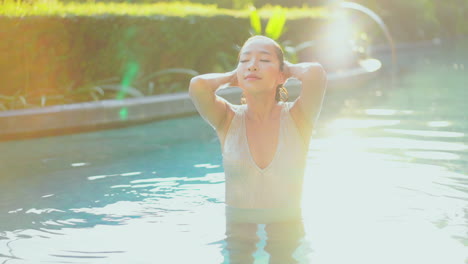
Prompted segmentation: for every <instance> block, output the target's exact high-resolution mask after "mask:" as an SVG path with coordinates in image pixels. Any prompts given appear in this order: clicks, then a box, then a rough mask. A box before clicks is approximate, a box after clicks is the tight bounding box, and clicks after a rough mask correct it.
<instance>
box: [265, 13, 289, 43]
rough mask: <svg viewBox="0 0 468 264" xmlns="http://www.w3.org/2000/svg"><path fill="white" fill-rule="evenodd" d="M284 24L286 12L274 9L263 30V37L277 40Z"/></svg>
mask: <svg viewBox="0 0 468 264" xmlns="http://www.w3.org/2000/svg"><path fill="white" fill-rule="evenodd" d="M285 23H286V12H285V11H284V10H283V9H282V8H280V7H277V8H275V11H274V12H273V15H272V16H271V18H270V20H268V24H267V26H266V28H265V35H267V36H268V37H270V38H272V39H274V40H278V39H279V38H280V37H281V35H282V34H283V31H284V24H285Z"/></svg>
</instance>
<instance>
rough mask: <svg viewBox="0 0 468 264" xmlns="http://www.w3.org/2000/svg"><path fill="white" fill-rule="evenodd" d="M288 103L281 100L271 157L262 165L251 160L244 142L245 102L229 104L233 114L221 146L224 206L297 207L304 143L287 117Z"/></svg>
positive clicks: (298, 203) (305, 151)
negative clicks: (268, 162)
mask: <svg viewBox="0 0 468 264" xmlns="http://www.w3.org/2000/svg"><path fill="white" fill-rule="evenodd" d="M291 105H292V103H281V106H282V110H281V116H280V130H279V139H278V146H277V149H276V153H275V154H274V158H273V160H272V161H271V163H270V164H269V165H268V166H267V167H265V168H264V169H261V168H260V167H258V166H257V164H256V163H255V161H254V159H253V157H252V155H251V153H250V149H249V145H248V142H247V133H246V125H245V112H246V109H247V105H241V106H233V110H234V111H235V116H234V117H233V119H232V122H231V124H230V127H229V130H228V132H227V134H226V138H225V142H224V147H223V165H224V171H225V175H226V204H227V205H228V207H231V208H242V209H254V208H255V209H288V210H289V209H298V208H300V202H301V193H302V182H303V178H304V170H305V164H306V156H307V150H308V146H307V145H306V144H305V143H304V142H305V141H304V139H303V138H302V136H301V133H300V132H299V130H298V128H297V126H296V124H295V122H294V120H293V119H292V118H291V115H290V113H289V109H290V107H291Z"/></svg>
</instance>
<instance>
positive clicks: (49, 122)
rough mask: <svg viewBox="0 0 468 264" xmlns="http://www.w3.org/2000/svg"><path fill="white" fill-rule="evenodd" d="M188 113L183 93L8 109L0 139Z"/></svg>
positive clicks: (349, 75) (332, 78) (232, 94)
mask: <svg viewBox="0 0 468 264" xmlns="http://www.w3.org/2000/svg"><path fill="white" fill-rule="evenodd" d="M375 74H376V72H366V71H365V70H363V69H360V68H356V69H352V70H349V71H347V72H341V73H332V74H329V75H328V86H329V87H330V88H333V87H335V86H339V84H340V83H341V82H343V81H346V82H349V81H353V82H356V81H357V82H361V81H365V80H368V79H369V78H372V76H374V75H375ZM286 86H287V88H288V93H289V96H290V99H294V98H295V97H297V96H298V94H299V91H300V88H299V85H298V83H297V82H294V81H290V82H288V84H287V85H286ZM217 94H218V95H220V96H222V97H224V98H226V100H228V101H230V102H232V103H238V101H239V99H240V89H239V88H234V87H229V88H226V89H222V90H219V91H218V92H217ZM192 114H196V109H195V106H194V105H193V103H192V101H191V100H190V97H189V95H188V93H187V92H182V93H175V94H165V95H155V96H145V97H140V98H128V99H123V100H102V101H95V102H84V103H76V104H67V105H55V106H46V107H43V108H33V109H20V110H8V111H3V112H0V140H9V139H21V138H29V137H38V136H47V135H56V134H67V133H75V132H83V131H91V130H97V129H105V128H112V127H122V126H128V125H134V124H137V123H145V122H150V121H156V120H161V119H168V118H174V117H179V116H186V115H192Z"/></svg>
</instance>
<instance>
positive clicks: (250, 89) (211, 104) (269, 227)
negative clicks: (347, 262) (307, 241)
mask: <svg viewBox="0 0 468 264" xmlns="http://www.w3.org/2000/svg"><path fill="white" fill-rule="evenodd" d="M289 78H296V79H298V80H300V81H301V82H302V88H301V92H300V95H299V97H298V98H297V99H296V100H295V101H294V102H285V101H286V100H287V92H286V91H285V89H284V87H283V84H284V83H285V82H286V80H287V79H289ZM223 86H238V87H240V88H241V89H242V91H243V97H242V101H243V104H242V105H233V104H231V103H229V102H227V101H226V100H224V99H223V98H221V97H219V96H217V95H216V94H215V92H216V90H217V89H218V88H220V87H223ZM325 87H326V74H325V72H324V70H323V68H322V67H321V66H320V64H318V63H299V64H291V63H289V62H286V61H284V58H283V51H282V50H281V47H280V46H279V45H278V44H277V43H276V42H275V41H274V40H272V39H270V38H267V37H264V36H254V37H251V38H249V39H248V40H247V41H246V42H245V43H244V45H243V47H242V48H241V50H240V53H239V63H238V66H237V68H236V69H235V70H234V71H232V72H227V73H210V74H204V75H200V76H196V77H194V78H193V79H192V80H191V82H190V87H189V93H190V96H191V98H192V100H193V102H194V104H195V106H196V108H197V110H198V112H199V113H200V115H201V116H202V117H203V118H204V119H205V120H206V122H208V123H209V124H210V125H211V126H212V127H213V128H214V129H215V130H216V132H217V134H218V138H219V141H220V144H221V149H222V154H223V164H224V169H225V176H226V205H227V206H226V217H227V242H228V249H229V250H230V253H231V263H249V262H252V260H253V259H252V256H251V255H252V254H251V253H252V252H253V251H255V243H256V241H255V239H253V237H254V236H251V235H252V233H253V234H255V232H256V227H257V226H256V224H266V227H265V229H266V231H267V233H268V241H269V242H268V244H270V246H271V247H273V248H283V249H285V248H289V247H288V246H285V245H282V244H281V243H280V245H272V244H274V243H273V241H276V240H282V239H280V238H278V239H276V238H275V237H273V236H272V234H276V233H277V234H285V233H294V234H295V233H297V234H300V233H301V225H300V224H299V225H294V224H288V225H286V227H287V226H293V227H296V229H297V230H296V231H297V232H288V231H284V230H283V229H285V226H284V225H282V223H301V222H300V218H301V215H300V212H301V210H300V201H301V191H302V182H303V181H302V180H303V176H304V170H305V161H306V156H307V150H308V145H309V140H310V137H311V134H312V129H313V127H314V124H315V122H316V120H317V117H318V115H319V112H320V109H321V105H322V101H323V97H324V94H325ZM298 226H299V227H298ZM286 229H288V228H286ZM270 240H271V241H270ZM286 240H290V239H286ZM270 242H272V243H270ZM266 249H267V250H268V249H269V245H267V247H266ZM291 250H292V251H294V249H291ZM269 253H270V258H271V259H270V260H271V263H276V262H277V263H291V260H290V259H288V258H291V254H290V253H292V252H288V254H279V255H278V256H276V255H275V254H276V253H277V252H275V250H274V249H272V250H269Z"/></svg>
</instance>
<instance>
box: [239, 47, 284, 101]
mask: <svg viewBox="0 0 468 264" xmlns="http://www.w3.org/2000/svg"><path fill="white" fill-rule="evenodd" d="M237 80H238V82H239V86H240V87H241V88H242V89H243V90H244V91H247V92H249V93H256V92H264V91H268V90H272V91H274V92H276V87H277V86H278V85H279V84H282V83H283V82H284V78H283V73H282V72H281V70H280V61H279V59H278V55H277V53H276V47H275V45H274V43H273V42H272V41H271V40H269V39H262V38H258V39H252V40H250V41H248V42H247V43H246V44H245V45H244V47H243V48H242V50H241V52H240V55H239V64H238V66H237Z"/></svg>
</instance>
